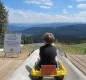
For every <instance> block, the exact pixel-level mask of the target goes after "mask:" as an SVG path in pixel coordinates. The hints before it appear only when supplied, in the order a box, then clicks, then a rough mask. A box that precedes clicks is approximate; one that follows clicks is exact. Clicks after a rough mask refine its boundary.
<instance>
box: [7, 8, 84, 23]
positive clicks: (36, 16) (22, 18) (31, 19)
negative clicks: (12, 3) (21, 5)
mask: <svg viewBox="0 0 86 80" xmlns="http://www.w3.org/2000/svg"><path fill="white" fill-rule="evenodd" d="M6 9H7V10H8V11H9V17H8V18H9V22H10V23H48V22H86V11H83V12H80V13H78V14H72V15H70V16H68V15H58V14H56V15H50V14H45V13H36V12H33V11H31V10H23V9H13V8H9V7H6ZM63 11H64V12H65V13H66V12H67V11H66V10H63Z"/></svg>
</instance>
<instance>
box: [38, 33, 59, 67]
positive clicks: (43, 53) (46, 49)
mask: <svg viewBox="0 0 86 80" xmlns="http://www.w3.org/2000/svg"><path fill="white" fill-rule="evenodd" d="M43 40H44V45H43V46H41V47H40V50H39V57H40V61H39V68H41V65H56V67H57V61H56V59H57V50H56V48H55V46H54V40H55V37H54V35H53V34H52V33H45V34H44V36H43ZM57 60H58V59H57Z"/></svg>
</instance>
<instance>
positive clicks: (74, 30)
mask: <svg viewBox="0 0 86 80" xmlns="http://www.w3.org/2000/svg"><path fill="white" fill-rule="evenodd" d="M8 30H9V31H11V32H13V31H14V32H20V33H22V35H32V36H33V37H38V36H40V37H39V39H40V38H41V36H42V35H43V34H44V33H45V32H51V33H53V34H54V35H55V36H56V37H57V38H59V39H60V40H63V39H72V38H73V39H76V38H77V39H86V24H85V23H46V24H10V25H8Z"/></svg>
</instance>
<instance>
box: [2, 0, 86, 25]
mask: <svg viewBox="0 0 86 80" xmlns="http://www.w3.org/2000/svg"><path fill="white" fill-rule="evenodd" d="M1 1H2V2H3V4H4V6H5V8H6V9H7V11H8V15H9V16H8V20H9V23H53V22H85V23H86V0H1Z"/></svg>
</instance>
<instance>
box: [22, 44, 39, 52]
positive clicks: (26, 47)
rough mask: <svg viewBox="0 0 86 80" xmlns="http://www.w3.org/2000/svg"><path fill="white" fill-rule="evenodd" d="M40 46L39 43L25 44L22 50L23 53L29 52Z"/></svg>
mask: <svg viewBox="0 0 86 80" xmlns="http://www.w3.org/2000/svg"><path fill="white" fill-rule="evenodd" d="M39 47H40V46H39V45H34V44H25V45H24V46H23V47H22V49H21V52H23V53H29V52H31V51H33V50H36V49H38V48H39Z"/></svg>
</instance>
